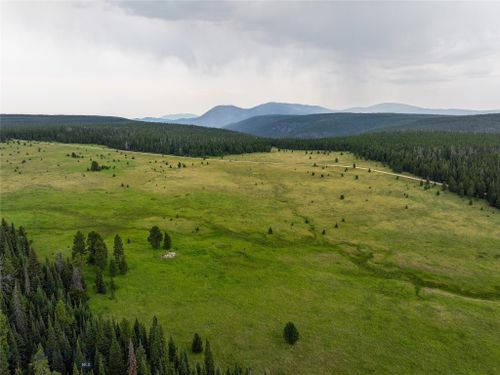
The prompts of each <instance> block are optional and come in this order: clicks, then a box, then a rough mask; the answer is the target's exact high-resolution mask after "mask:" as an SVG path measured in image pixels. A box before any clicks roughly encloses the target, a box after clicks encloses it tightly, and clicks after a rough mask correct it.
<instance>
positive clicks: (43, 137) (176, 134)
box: [0, 115, 271, 156]
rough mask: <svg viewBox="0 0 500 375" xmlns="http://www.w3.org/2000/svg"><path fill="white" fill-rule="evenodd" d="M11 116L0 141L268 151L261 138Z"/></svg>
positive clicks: (179, 151)
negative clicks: (18, 140)
mask: <svg viewBox="0 0 500 375" xmlns="http://www.w3.org/2000/svg"><path fill="white" fill-rule="evenodd" d="M9 116H10V117H9ZM12 116H14V115H2V132H1V134H0V141H1V142H3V141H6V140H10V139H25V140H38V141H54V142H62V143H86V144H99V145H104V146H109V147H113V148H116V149H119V150H131V151H144V152H154V153H159V154H172V155H181V156H222V155H227V154H241V153H247V152H265V151H269V150H270V149H271V146H270V144H269V142H268V141H267V140H265V139H262V138H257V137H254V136H251V135H245V134H241V133H236V132H232V131H228V130H223V129H214V128H205V127H200V126H191V125H174V124H151V123H144V122H140V121H132V120H126V119H119V118H109V117H100V116H88V117H86V116H74V117H73V116H28V115H22V116H19V118H17V117H15V118H11V117H12Z"/></svg>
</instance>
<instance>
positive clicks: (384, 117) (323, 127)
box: [226, 113, 500, 138]
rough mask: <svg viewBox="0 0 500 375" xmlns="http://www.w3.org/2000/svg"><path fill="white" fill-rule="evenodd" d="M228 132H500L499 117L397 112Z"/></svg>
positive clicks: (286, 120)
mask: <svg viewBox="0 0 500 375" xmlns="http://www.w3.org/2000/svg"><path fill="white" fill-rule="evenodd" d="M226 129H230V130H234V131H239V132H242V133H246V134H253V135H257V136H261V137H270V138H325V137H341V136H348V135H355V134H361V133H367V132H374V131H392V130H395V129H397V130H426V131H454V132H459V131H460V132H478V133H500V114H490V115H475V116H437V115H424V114H422V115H417V114H396V113H324V114H315V115H306V116H276V115H272V116H259V117H252V118H249V119H247V120H244V121H241V122H238V123H234V124H230V125H228V126H226Z"/></svg>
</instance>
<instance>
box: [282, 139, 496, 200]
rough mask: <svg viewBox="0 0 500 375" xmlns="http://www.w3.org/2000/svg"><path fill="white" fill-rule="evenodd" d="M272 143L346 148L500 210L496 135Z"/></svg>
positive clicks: (331, 149)
mask: <svg viewBox="0 0 500 375" xmlns="http://www.w3.org/2000/svg"><path fill="white" fill-rule="evenodd" d="M273 145H274V146H276V147H280V148H289V149H298V150H329V151H351V152H353V153H354V154H355V155H356V156H358V157H362V158H365V159H371V160H377V161H380V162H382V163H384V164H386V165H388V166H390V167H391V168H392V169H394V170H395V171H396V172H410V173H413V174H415V175H417V176H420V177H422V178H424V179H429V180H433V181H438V182H442V183H444V187H445V188H446V189H448V190H449V191H452V192H454V193H457V194H459V195H460V196H468V197H470V198H472V197H477V198H483V199H486V200H488V202H489V203H490V204H491V205H492V206H494V207H497V208H500V134H472V133H441V132H392V133H373V134H364V135H359V136H352V137H345V138H323V139H280V140H274V141H273Z"/></svg>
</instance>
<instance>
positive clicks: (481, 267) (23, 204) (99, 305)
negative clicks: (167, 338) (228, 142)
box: [0, 142, 500, 374]
mask: <svg viewBox="0 0 500 375" xmlns="http://www.w3.org/2000/svg"><path fill="white" fill-rule="evenodd" d="M0 146H1V150H0V152H1V168H0V177H1V191H0V193H1V195H0V197H1V214H2V217H3V218H5V219H6V220H8V221H13V222H14V223H15V224H16V225H23V226H25V227H26V229H27V231H28V234H29V235H30V237H31V238H33V239H34V247H35V249H36V250H37V251H38V253H39V255H40V257H43V256H53V255H54V254H55V253H56V252H58V251H62V252H64V253H65V254H68V255H69V254H70V246H71V243H72V237H73V235H74V233H75V232H76V231H77V230H82V231H84V232H85V233H86V232H88V231H90V230H96V231H98V232H100V233H102V234H103V235H104V236H105V239H106V242H107V244H108V249H112V240H113V236H114V235H115V234H117V233H119V234H120V235H121V236H122V238H123V239H124V242H125V252H126V255H127V259H128V263H129V266H130V271H129V273H128V274H127V275H125V276H118V277H117V278H116V279H115V282H116V284H117V287H118V289H117V292H116V299H114V300H111V299H110V298H109V296H102V295H96V294H95V293H94V292H93V290H92V285H93V279H94V277H93V270H92V269H91V268H90V267H88V268H87V269H86V271H85V272H86V278H87V283H88V286H89V288H88V289H89V291H90V294H91V306H92V308H93V309H94V311H96V312H100V313H103V314H105V315H108V316H114V317H116V318H121V317H127V318H133V317H136V316H137V317H140V318H141V319H144V320H147V321H150V319H151V317H152V316H153V315H156V316H157V317H158V318H159V320H160V321H161V322H162V323H163V325H164V327H165V329H166V331H167V332H166V333H167V335H172V336H173V337H174V339H175V340H176V342H177V343H178V344H179V345H180V346H183V347H187V346H188V345H189V344H190V341H191V338H192V335H193V333H194V332H198V333H200V334H201V336H202V337H203V338H209V339H210V341H211V344H212V348H213V351H214V356H215V359H216V360H217V361H219V362H222V363H225V364H228V365H231V364H233V363H234V362H236V361H237V362H239V363H240V364H242V365H245V366H251V367H252V368H253V369H255V370H257V373H262V372H263V371H264V370H268V371H269V372H270V374H334V373H335V374H337V373H338V374H366V373H377V374H410V373H418V374H443V373H449V374H498V373H500V334H499V332H500V298H499V296H500V215H499V211H498V210H496V209H494V208H491V207H488V206H487V204H486V202H483V201H476V200H474V201H473V202H472V205H469V201H468V200H465V199H460V198H459V197H458V196H456V195H454V194H451V193H448V192H441V194H440V195H437V194H436V192H437V191H438V190H439V188H438V187H433V188H431V189H429V190H424V189H423V187H421V186H420V185H419V182H418V181H412V180H406V179H404V178H399V179H396V178H395V177H394V176H390V175H383V174H380V173H375V172H372V173H369V172H368V171H365V170H359V169H352V168H350V169H349V170H348V171H347V172H345V171H344V168H338V167H331V166H330V167H328V168H323V167H322V166H321V165H325V164H335V158H338V159H339V160H338V164H342V165H344V164H345V165H352V163H356V164H357V165H358V166H366V167H372V168H377V169H385V168H384V167H383V166H381V165H379V164H377V163H375V162H371V161H364V160H356V159H355V158H354V156H353V155H350V154H347V153H345V154H341V153H330V154H328V155H325V154H317V153H314V154H312V155H310V154H306V153H305V152H303V151H300V152H299V151H295V152H293V153H292V152H291V151H288V152H278V151H274V152H272V153H265V154H250V155H239V156H227V157H225V158H224V159H222V160H221V159H208V160H205V161H203V160H202V159H194V158H193V159H191V158H179V157H173V156H161V155H152V154H150V155H147V154H141V153H133V152H123V151H116V150H112V149H107V148H104V147H98V146H88V145H62V144H48V143H33V144H27V143H25V142H21V143H17V142H16V143H14V142H11V143H9V144H5V143H4V144H1V145H0ZM71 152H76V153H81V155H83V156H84V158H81V159H75V158H71V157H68V156H67V154H70V153H71ZM90 158H92V159H94V160H98V162H99V163H100V164H104V165H109V166H111V167H114V168H112V169H109V170H104V171H101V172H87V167H89V166H90V163H91V161H90ZM23 161H24V162H23ZM179 161H180V162H181V163H184V164H185V165H186V168H177V163H178V162H179ZM165 162H168V163H169V165H172V166H173V168H169V165H166V164H165ZM314 163H316V166H314ZM312 172H314V176H313V175H312ZM342 173H343V174H344V175H343V176H342V175H341V174H342ZM113 174H115V175H116V176H115V177H113ZM322 174H323V177H321V175H322ZM356 175H357V176H358V179H356V177H355V176H356ZM122 184H123V185H124V186H123V187H122ZM127 185H128V187H127ZM341 195H344V197H345V199H340V196H341ZM406 206H407V207H408V208H407V209H406V208H405V207H406ZM336 224H337V225H338V228H335V226H336ZM153 225H159V226H160V227H161V228H162V229H165V230H167V231H168V232H169V233H170V234H171V236H172V239H173V248H174V251H176V252H177V257H176V258H174V259H171V260H163V259H161V254H162V251H161V250H153V249H151V248H150V246H149V244H148V243H147V240H146V238H147V236H148V229H149V228H150V227H151V226H153ZM269 227H272V229H273V234H272V235H268V234H267V232H268V228H269ZM323 230H325V234H322V232H323ZM127 239H130V241H131V242H130V243H129V244H127V243H126V240H127ZM416 285H421V286H422V288H421V290H420V292H419V296H417V294H416V291H417V289H418V287H417V286H416ZM429 285H430V286H438V287H434V288H429V287H426V286H429ZM471 297H474V298H471ZM288 321H293V322H294V323H295V324H296V326H297V328H298V329H299V332H300V340H299V341H298V343H297V344H296V345H295V346H293V347H290V346H288V345H287V344H285V343H284V342H283V338H282V329H283V327H284V325H285V323H286V322H288ZM195 358H196V357H195ZM199 358H200V359H201V357H199Z"/></svg>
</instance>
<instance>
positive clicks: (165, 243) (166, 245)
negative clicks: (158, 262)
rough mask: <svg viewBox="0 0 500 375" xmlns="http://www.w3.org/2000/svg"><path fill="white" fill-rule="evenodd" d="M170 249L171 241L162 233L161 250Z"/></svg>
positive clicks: (167, 235) (166, 234) (168, 236)
mask: <svg viewBox="0 0 500 375" xmlns="http://www.w3.org/2000/svg"><path fill="white" fill-rule="evenodd" d="M171 247H172V239H171V238H170V235H169V234H168V233H167V232H163V249H164V250H170V248H171Z"/></svg>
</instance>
